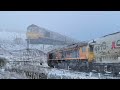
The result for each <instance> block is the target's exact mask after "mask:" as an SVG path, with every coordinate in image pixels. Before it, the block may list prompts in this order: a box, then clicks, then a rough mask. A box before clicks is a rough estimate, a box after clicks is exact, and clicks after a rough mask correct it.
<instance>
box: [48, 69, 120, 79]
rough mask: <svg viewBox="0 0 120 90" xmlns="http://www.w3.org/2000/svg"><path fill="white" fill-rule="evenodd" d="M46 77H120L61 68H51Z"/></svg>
mask: <svg viewBox="0 0 120 90" xmlns="http://www.w3.org/2000/svg"><path fill="white" fill-rule="evenodd" d="M48 79H120V77H112V76H105V75H103V74H101V73H93V72H90V73H85V72H75V71H74V72H73V71H69V70H63V69H59V70H58V69H55V68H54V69H51V71H49V72H48Z"/></svg>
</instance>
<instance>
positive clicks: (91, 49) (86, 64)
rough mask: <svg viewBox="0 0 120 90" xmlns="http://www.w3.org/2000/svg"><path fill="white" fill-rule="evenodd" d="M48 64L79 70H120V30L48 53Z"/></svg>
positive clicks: (116, 72)
mask: <svg viewBox="0 0 120 90" xmlns="http://www.w3.org/2000/svg"><path fill="white" fill-rule="evenodd" d="M47 57H48V60H47V61H48V65H49V66H50V67H56V68H63V69H66V68H69V69H72V70H79V71H93V70H94V71H97V72H101V73H106V72H109V73H113V74H114V75H118V74H119V72H120V32H116V33H112V34H109V35H105V36H103V37H100V38H98V39H94V40H92V41H89V42H80V43H75V44H72V45H68V46H67V47H64V48H60V49H55V50H52V51H50V52H48V54H47Z"/></svg>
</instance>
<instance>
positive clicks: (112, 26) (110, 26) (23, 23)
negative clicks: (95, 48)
mask: <svg viewBox="0 0 120 90" xmlns="http://www.w3.org/2000/svg"><path fill="white" fill-rule="evenodd" d="M31 24H35V25H38V26H41V27H44V28H46V29H48V30H51V31H54V32H58V33H60V34H63V35H67V36H69V37H72V38H74V39H77V40H80V41H83V40H91V39H94V38H97V37H101V36H104V35H106V34H110V33H114V32H118V31H120V11H0V30H1V31H2V30H6V31H15V32H23V33H25V32H26V30H27V27H28V26H29V25H31Z"/></svg>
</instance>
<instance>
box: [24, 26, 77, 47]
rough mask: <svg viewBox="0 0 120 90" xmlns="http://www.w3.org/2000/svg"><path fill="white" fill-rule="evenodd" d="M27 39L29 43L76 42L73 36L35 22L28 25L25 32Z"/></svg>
mask: <svg viewBox="0 0 120 90" xmlns="http://www.w3.org/2000/svg"><path fill="white" fill-rule="evenodd" d="M26 37H27V39H26V40H27V41H28V42H30V43H31V44H53V45H55V44H56V45H57V44H58V45H59V44H60V45H61V44H71V43H75V42H78V40H75V39H73V38H70V37H67V36H65V35H61V34H59V33H57V32H53V31H50V30H47V29H45V28H43V27H39V26H37V25H35V24H32V25H29V26H28V27H27V32H26Z"/></svg>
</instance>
